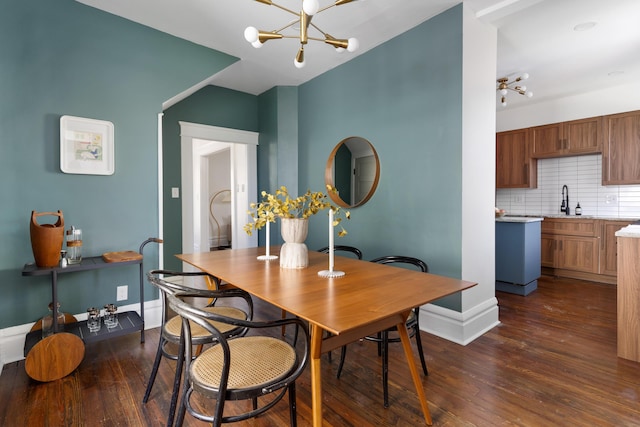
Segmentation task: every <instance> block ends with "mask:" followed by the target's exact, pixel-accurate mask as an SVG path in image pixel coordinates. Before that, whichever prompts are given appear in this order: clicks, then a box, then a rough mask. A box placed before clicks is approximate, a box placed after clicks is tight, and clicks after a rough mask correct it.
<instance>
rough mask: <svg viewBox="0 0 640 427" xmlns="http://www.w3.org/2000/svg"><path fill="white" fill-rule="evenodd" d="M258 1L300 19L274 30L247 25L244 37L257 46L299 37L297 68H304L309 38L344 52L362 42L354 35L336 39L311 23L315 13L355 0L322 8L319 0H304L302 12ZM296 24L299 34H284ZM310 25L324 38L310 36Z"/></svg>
mask: <svg viewBox="0 0 640 427" xmlns="http://www.w3.org/2000/svg"><path fill="white" fill-rule="evenodd" d="M256 1H257V2H259V3H263V4H266V5H269V6H275V7H277V8H279V9H282V10H284V11H286V12H289V13H291V14H293V15H296V16H297V17H298V19H295V20H293V21H291V22H289V23H288V24H286V25H285V26H284V27H282V28H279V29H277V30H273V31H260V30H258V29H257V28H256V27H247V29H246V30H244V38H245V39H246V40H247V41H248V42H249V43H251V45H252V46H253V47H255V48H260V47H262V45H263V44H264V43H266V42H267V41H268V40H275V39H288V38H289V39H299V40H300V49H298V53H297V54H296V56H295V58H294V60H293V64H294V65H295V66H296V67H297V68H302V67H304V65H305V62H304V46H305V45H306V44H307V42H308V41H309V40H315V41H320V42H325V43H327V44H329V45H331V46H333V47H334V48H336V51H338V52H344V51H345V50H348V51H349V52H355V51H356V50H357V49H358V47H359V45H360V43H359V42H358V39H356V38H353V37H352V38H350V39H336V38H335V37H332V36H331V35H329V34H327V33H325V32H324V31H322V30H321V29H320V28H318V27H317V26H316V25H315V24H312V23H311V19H312V18H313V17H314V16H315V15H317V14H319V13H320V12H324V11H325V10H327V9H329V8H332V7H334V6H340V5H343V4H347V3H351V2H352V1H355V0H335V2H334V3H333V4H330V5H328V6H325V7H323V8H320V3H319V1H318V0H303V1H302V10H301V11H300V12H294V11H293V10H290V9H287V8H286V7H283V6H280V5H279V4H276V3H274V2H273V1H272V0H256ZM296 24H299V25H300V30H299V34H297V35H286V34H282V31H284V30H286V29H289V28H292V29H295V30H297V28H294V25H296ZM310 27H313V28H314V29H315V30H317V31H318V32H319V33H320V34H322V38H319V37H312V36H310V35H309V28H310Z"/></svg>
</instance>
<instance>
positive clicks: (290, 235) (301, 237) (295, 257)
mask: <svg viewBox="0 0 640 427" xmlns="http://www.w3.org/2000/svg"><path fill="white" fill-rule="evenodd" d="M280 232H281V234H282V239H283V240H284V241H285V243H284V244H283V245H282V248H280V267H282V268H306V267H308V266H309V251H308V249H307V245H305V244H304V241H305V240H306V239H307V233H308V232H309V220H308V219H302V218H282V219H281V227H280Z"/></svg>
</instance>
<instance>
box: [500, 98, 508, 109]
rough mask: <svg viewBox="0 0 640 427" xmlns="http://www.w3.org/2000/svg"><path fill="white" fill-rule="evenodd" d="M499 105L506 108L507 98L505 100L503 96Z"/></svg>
mask: <svg viewBox="0 0 640 427" xmlns="http://www.w3.org/2000/svg"><path fill="white" fill-rule="evenodd" d="M500 103H501V104H502V106H503V107H506V106H507V98H505V97H504V96H503V97H502V101H500Z"/></svg>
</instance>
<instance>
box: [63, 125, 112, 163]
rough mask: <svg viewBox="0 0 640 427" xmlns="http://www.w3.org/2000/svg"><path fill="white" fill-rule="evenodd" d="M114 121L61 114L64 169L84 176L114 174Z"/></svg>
mask: <svg viewBox="0 0 640 427" xmlns="http://www.w3.org/2000/svg"><path fill="white" fill-rule="evenodd" d="M113 135H114V128H113V123H111V122H108V121H104V120H94V119H87V118H83V117H74V116H62V117H60V170H61V171H62V172H64V173H71V174H84V175H113V173H114V172H115V158H114V147H113Z"/></svg>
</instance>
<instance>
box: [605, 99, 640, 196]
mask: <svg viewBox="0 0 640 427" xmlns="http://www.w3.org/2000/svg"><path fill="white" fill-rule="evenodd" d="M603 127H604V132H603V133H604V143H603V144H604V145H603V152H602V185H624V184H640V111H632V112H628V113H622V114H612V115H609V116H605V117H604V121H603Z"/></svg>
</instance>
